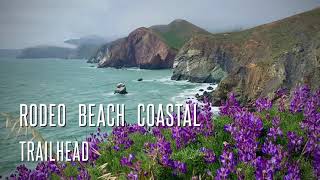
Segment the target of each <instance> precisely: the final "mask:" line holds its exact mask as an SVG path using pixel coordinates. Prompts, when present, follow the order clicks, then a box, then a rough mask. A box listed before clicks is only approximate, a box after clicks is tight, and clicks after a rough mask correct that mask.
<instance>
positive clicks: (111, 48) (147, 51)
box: [93, 27, 176, 69]
mask: <svg viewBox="0 0 320 180" xmlns="http://www.w3.org/2000/svg"><path fill="white" fill-rule="evenodd" d="M175 54H176V52H175V51H174V50H173V49H171V48H169V47H168V45H167V44H166V43H165V42H163V40H162V39H161V38H160V37H159V36H158V35H157V34H156V33H155V32H153V31H152V30H150V29H148V28H143V27H142V28H138V29H136V30H134V31H133V32H131V33H130V34H129V36H128V37H126V38H122V39H118V40H116V41H114V42H112V43H110V44H108V45H105V46H103V47H102V48H101V49H100V50H99V51H98V53H97V54H96V55H95V57H93V59H95V61H97V62H99V63H98V67H115V68H121V67H139V68H143V69H163V68H171V67H172V64H173V60H174V57H175Z"/></svg>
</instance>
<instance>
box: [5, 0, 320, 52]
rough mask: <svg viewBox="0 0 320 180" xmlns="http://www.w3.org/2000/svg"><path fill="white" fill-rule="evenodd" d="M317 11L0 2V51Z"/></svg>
mask: <svg viewBox="0 0 320 180" xmlns="http://www.w3.org/2000/svg"><path fill="white" fill-rule="evenodd" d="M319 6H320V0H127V1H125V0H55V1H53V0H0V48H23V47H27V46H34V45H40V44H50V45H53V44H55V45H57V44H61V43H62V42H63V41H64V40H66V39H69V38H78V37H81V36H87V35H99V36H103V37H108V38H115V37H120V36H124V35H126V34H128V33H129V32H130V31H132V30H134V29H135V28H138V27H140V26H146V27H148V26H151V25H155V24H168V23H169V22H171V21H172V20H174V19H178V18H179V19H186V20H188V21H190V22H192V23H194V24H196V25H198V26H200V27H203V28H205V29H206V30H208V31H211V32H216V31H225V30H232V29H236V28H239V27H242V28H248V27H252V26H256V25H260V24H264V23H267V22H271V21H274V20H278V19H282V18H284V17H287V16H291V15H293V14H297V13H299V12H304V11H307V10H310V9H313V8H315V7H319Z"/></svg>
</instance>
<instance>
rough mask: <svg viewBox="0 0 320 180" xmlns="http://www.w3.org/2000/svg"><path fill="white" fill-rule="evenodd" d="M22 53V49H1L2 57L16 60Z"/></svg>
mask: <svg viewBox="0 0 320 180" xmlns="http://www.w3.org/2000/svg"><path fill="white" fill-rule="evenodd" d="M20 53H21V49H0V57H6V58H15V57H17V56H18V55H19V54H20Z"/></svg>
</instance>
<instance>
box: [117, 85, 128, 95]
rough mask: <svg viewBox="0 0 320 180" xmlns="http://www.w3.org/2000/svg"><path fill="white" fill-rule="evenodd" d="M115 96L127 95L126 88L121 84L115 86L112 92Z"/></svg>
mask: <svg viewBox="0 0 320 180" xmlns="http://www.w3.org/2000/svg"><path fill="white" fill-rule="evenodd" d="M114 93H115V94H127V93H128V92H127V88H126V85H125V84H123V83H119V84H117V88H116V90H115V91H114Z"/></svg>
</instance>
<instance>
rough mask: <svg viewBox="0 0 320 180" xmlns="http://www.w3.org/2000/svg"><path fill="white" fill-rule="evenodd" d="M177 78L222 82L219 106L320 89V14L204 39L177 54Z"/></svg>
mask: <svg viewBox="0 0 320 180" xmlns="http://www.w3.org/2000/svg"><path fill="white" fill-rule="evenodd" d="M174 67H175V69H174V73H173V76H172V79H175V80H190V81H193V82H218V83H219V85H218V88H217V90H216V91H214V92H213V94H212V95H213V102H214V103H215V104H219V103H220V102H221V101H223V100H224V99H225V98H226V96H227V93H228V92H230V91H234V92H236V93H237V94H238V95H239V99H240V100H242V101H243V102H251V101H253V100H254V99H256V98H257V97H259V96H272V95H273V92H274V91H276V90H277V89H278V88H280V87H282V88H289V89H292V88H293V87H295V86H297V85H299V84H303V83H306V84H309V85H310V86H311V87H312V88H318V87H319V86H320V9H315V10H313V11H309V12H307V13H303V14H299V15H296V16H293V17H290V18H287V19H284V20H280V21H277V22H274V23H270V24H266V25H262V26H259V27H256V28H253V29H249V30H246V31H241V32H234V33H228V34H227V33H225V34H215V35H198V36H195V37H193V38H192V39H191V40H190V41H189V42H188V43H187V44H186V45H185V46H184V47H183V48H182V49H181V50H180V51H179V53H178V54H177V56H176V58H175V62H174Z"/></svg>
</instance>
